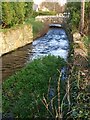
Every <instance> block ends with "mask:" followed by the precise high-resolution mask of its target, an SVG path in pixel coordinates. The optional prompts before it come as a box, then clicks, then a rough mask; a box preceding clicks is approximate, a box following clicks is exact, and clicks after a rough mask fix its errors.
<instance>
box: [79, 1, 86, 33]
mask: <svg viewBox="0 0 90 120" xmlns="http://www.w3.org/2000/svg"><path fill="white" fill-rule="evenodd" d="M84 10H85V0H81V30H80V33H81V34H83V30H84Z"/></svg>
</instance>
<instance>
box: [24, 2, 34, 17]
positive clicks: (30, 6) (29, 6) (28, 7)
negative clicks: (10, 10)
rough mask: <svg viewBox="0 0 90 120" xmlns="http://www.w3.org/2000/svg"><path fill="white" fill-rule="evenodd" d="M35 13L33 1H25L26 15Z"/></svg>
mask: <svg viewBox="0 0 90 120" xmlns="http://www.w3.org/2000/svg"><path fill="white" fill-rule="evenodd" d="M32 14H33V2H25V16H26V17H30V16H31V15H32Z"/></svg>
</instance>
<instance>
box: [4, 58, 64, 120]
mask: <svg viewBox="0 0 90 120" xmlns="http://www.w3.org/2000/svg"><path fill="white" fill-rule="evenodd" d="M64 65H65V62H64V60H63V59H61V58H60V57H58V58H56V57H54V56H47V57H44V58H43V59H37V60H34V61H32V62H31V63H30V64H28V65H26V67H25V68H23V69H22V70H21V71H20V72H17V73H16V74H14V75H13V76H11V77H10V78H9V79H7V80H6V81H4V82H3V84H2V88H3V98H2V99H3V104H2V105H3V114H4V117H5V115H7V116H8V115H9V114H11V115H12V117H15V118H33V117H34V118H35V117H48V116H49V117H50V113H49V112H48V111H47V109H46V107H45V106H44V104H43V98H44V96H43V95H45V96H47V94H48V86H49V84H52V85H55V82H56V81H57V80H58V77H59V72H58V70H60V69H61V68H62V67H63V66H64ZM57 69H58V70H57ZM50 78H51V81H50V83H49V80H50ZM44 100H45V99H44Z"/></svg>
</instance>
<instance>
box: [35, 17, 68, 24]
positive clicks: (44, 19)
mask: <svg viewBox="0 0 90 120" xmlns="http://www.w3.org/2000/svg"><path fill="white" fill-rule="evenodd" d="M68 17H69V15H56V16H52V15H51V16H50V15H47V16H46V15H45V16H37V17H36V18H35V19H36V21H41V22H47V23H59V24H62V23H63V22H66V20H67V19H68Z"/></svg>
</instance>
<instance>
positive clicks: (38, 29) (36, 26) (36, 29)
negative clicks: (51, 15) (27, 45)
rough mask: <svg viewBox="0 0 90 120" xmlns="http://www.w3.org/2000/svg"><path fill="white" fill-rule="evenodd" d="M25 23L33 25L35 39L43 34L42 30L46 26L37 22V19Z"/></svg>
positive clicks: (30, 19)
mask: <svg viewBox="0 0 90 120" xmlns="http://www.w3.org/2000/svg"><path fill="white" fill-rule="evenodd" d="M25 22H26V24H32V27H33V36H34V38H35V36H36V35H37V34H38V33H39V32H41V30H42V28H43V27H44V24H43V23H41V22H39V21H35V18H29V19H27V20H26V21H25Z"/></svg>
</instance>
